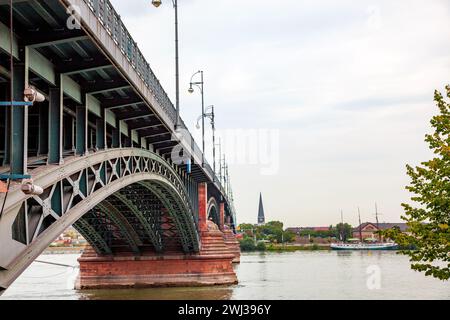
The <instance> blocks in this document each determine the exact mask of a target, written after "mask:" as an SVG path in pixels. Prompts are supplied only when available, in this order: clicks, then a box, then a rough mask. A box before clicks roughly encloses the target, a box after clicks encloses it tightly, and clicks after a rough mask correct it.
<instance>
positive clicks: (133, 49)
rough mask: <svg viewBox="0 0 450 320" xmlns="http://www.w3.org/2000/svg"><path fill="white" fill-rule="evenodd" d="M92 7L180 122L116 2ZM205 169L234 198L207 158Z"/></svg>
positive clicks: (97, 0) (98, 0)
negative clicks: (120, 13) (118, 11)
mask: <svg viewBox="0 0 450 320" xmlns="http://www.w3.org/2000/svg"><path fill="white" fill-rule="evenodd" d="M83 1H84V2H85V3H86V4H87V5H88V7H89V9H90V10H91V11H92V13H93V14H94V15H95V16H96V17H97V19H98V20H99V22H100V23H101V24H102V25H103V26H104V28H105V29H106V31H107V32H108V33H109V35H110V36H111V38H112V39H113V41H114V42H115V44H116V45H117V46H118V47H119V48H120V51H121V52H122V54H123V55H124V56H125V57H126V58H127V59H128V61H129V62H130V63H131V65H132V67H133V69H135V71H136V73H137V74H138V75H139V77H140V78H141V80H142V81H143V82H144V84H145V85H146V86H147V87H148V88H149V89H150V90H151V92H152V93H153V95H154V97H155V99H156V100H157V102H158V103H159V105H160V106H161V108H162V109H163V111H164V112H165V114H166V115H167V116H168V117H169V119H170V121H172V125H174V124H175V123H176V117H177V113H176V109H175V107H174V105H173V103H172V101H171V100H170V98H169V96H168V95H167V93H166V91H165V90H164V88H163V87H162V85H161V83H160V82H159V80H158V78H157V77H156V76H155V74H154V73H153V70H152V69H151V67H150V64H149V63H148V62H147V60H146V59H145V57H144V55H143V54H142V52H141V50H140V49H139V48H138V46H137V43H136V42H135V41H134V39H133V38H132V36H131V34H130V33H129V31H128V29H127V28H126V26H125V24H124V23H123V21H122V19H121V18H120V15H119V14H118V13H117V11H116V10H115V9H114V7H113V5H112V4H111V2H110V1H109V0H83ZM180 127H181V128H182V129H184V130H186V132H189V130H188V128H187V127H186V125H185V123H184V122H183V120H182V119H180ZM188 138H189V140H190V141H192V152H193V153H194V155H197V156H198V158H202V151H201V150H200V148H199V146H198V145H197V143H196V142H195V140H194V139H193V137H192V134H191V133H190V132H189V137H188ZM203 168H204V170H205V172H206V173H207V175H209V176H211V177H214V180H215V182H216V183H217V184H218V185H219V190H220V191H221V192H223V193H224V195H225V196H226V198H227V200H228V201H229V202H230V201H231V198H230V197H229V196H228V195H226V194H225V191H224V190H225V189H224V188H223V186H222V184H221V182H220V180H219V179H218V178H217V176H216V174H215V172H213V170H212V169H211V166H210V165H209V164H208V163H207V162H206V160H205V164H204V167H203ZM230 208H232V209H231V210H232V211H234V205H233V204H232V201H231V202H230Z"/></svg>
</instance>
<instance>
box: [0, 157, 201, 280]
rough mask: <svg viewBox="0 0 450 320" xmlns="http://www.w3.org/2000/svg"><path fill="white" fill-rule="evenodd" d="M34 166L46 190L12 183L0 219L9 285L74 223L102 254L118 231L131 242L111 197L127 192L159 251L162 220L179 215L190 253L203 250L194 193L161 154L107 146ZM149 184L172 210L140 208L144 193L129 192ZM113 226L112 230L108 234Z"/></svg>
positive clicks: (0, 258)
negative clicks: (34, 192)
mask: <svg viewBox="0 0 450 320" xmlns="http://www.w3.org/2000/svg"><path fill="white" fill-rule="evenodd" d="M31 173H32V175H33V177H34V183H35V184H36V185H39V186H41V187H42V188H43V189H44V193H43V194H42V195H40V196H27V195H25V194H23V192H21V190H20V185H18V184H17V185H13V186H12V187H11V190H10V193H9V196H8V198H7V201H6V204H5V211H4V215H3V217H2V219H1V220H0V243H1V247H2V250H0V287H7V286H8V285H9V284H10V283H11V282H12V281H13V280H14V279H15V278H16V277H17V276H18V275H19V274H20V273H21V272H22V271H23V270H24V269H25V268H26V267H27V266H28V265H29V264H30V263H31V262H32V261H33V260H34V259H35V258H36V257H37V256H38V255H39V254H40V253H41V252H42V251H43V250H45V248H46V247H48V245H49V244H50V243H51V242H52V241H53V240H54V239H55V238H56V237H57V236H58V235H59V234H61V233H62V232H63V231H64V230H65V229H66V228H67V227H69V226H70V225H73V224H75V226H76V227H77V229H78V230H79V231H80V232H82V234H83V235H84V236H85V237H86V238H87V240H88V241H89V242H90V243H91V244H92V245H93V246H94V247H95V248H96V249H97V251H98V252H101V253H104V254H110V253H111V252H112V250H111V245H112V241H113V240H114V239H115V238H116V237H119V236H120V237H121V238H122V239H124V241H125V242H126V243H128V245H130V243H133V239H134V237H135V235H134V236H130V232H129V229H127V228H125V227H123V228H119V227H117V225H125V224H124V220H123V219H127V218H124V217H118V216H117V213H116V214H114V212H111V210H109V207H108V204H107V203H110V201H112V200H111V199H117V198H121V197H126V199H127V200H126V201H125V202H126V203H127V206H129V207H132V208H134V210H133V213H134V214H135V215H137V217H138V220H139V221H140V222H147V223H145V224H144V226H143V228H144V229H145V231H146V233H147V235H148V237H149V238H151V239H152V243H153V245H154V246H155V249H156V250H161V246H162V245H164V243H163V241H162V238H163V236H162V231H161V230H162V229H163V228H162V227H161V226H160V225H161V224H165V225H167V221H168V220H171V221H173V224H174V226H175V228H176V231H177V232H178V235H179V237H180V242H181V244H182V249H183V251H184V252H187V253H189V252H193V251H198V250H199V249H200V243H199V236H198V232H197V226H196V223H195V220H194V212H193V210H192V207H193V205H192V204H191V201H192V197H190V195H189V194H188V192H187V190H186V187H185V184H184V183H183V181H182V180H181V178H180V176H179V174H178V173H177V171H176V170H175V169H174V167H172V165H171V164H169V163H168V162H167V161H165V160H164V159H163V158H161V157H160V156H158V155H157V154H154V153H152V152H150V151H147V150H144V149H133V148H125V149H108V150H104V151H98V152H95V153H91V154H88V155H85V156H83V157H76V156H74V157H70V158H66V159H65V163H64V164H61V165H49V166H45V167H40V168H37V169H35V170H33V172H31ZM137 183H139V184H137ZM135 188H137V189H135ZM143 189H147V190H148V191H146V192H151V193H152V194H153V195H154V196H156V197H157V198H158V199H159V201H160V202H161V203H162V204H163V205H164V207H165V208H166V209H167V212H168V217H166V218H162V217H160V216H158V215H157V214H155V212H157V210H155V208H151V207H150V206H148V208H147V209H148V210H142V208H144V207H145V206H146V205H148V203H146V202H145V201H144V200H143V199H139V198H141V197H132V194H130V192H131V191H132V190H143ZM134 192H135V191H134ZM130 199H131V200H130ZM105 200H106V201H107V202H104V201H105ZM111 205H113V204H111ZM135 209H137V210H135ZM160 211H161V210H160ZM93 213H95V214H96V215H99V214H100V213H102V214H104V216H102V218H103V219H104V220H105V221H108V223H107V224H108V226H109V227H108V228H109V229H108V228H107V229H105V227H100V225H96V224H95V223H94V222H93V218H92V217H91V215H92V214H93ZM102 228H103V229H102ZM108 232H109V235H110V236H109V237H108V236H105V235H106V234H108ZM127 233H128V235H127ZM116 235H117V236H116ZM134 242H135V243H134V245H139V243H136V241H134Z"/></svg>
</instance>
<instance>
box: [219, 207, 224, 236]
mask: <svg viewBox="0 0 450 320" xmlns="http://www.w3.org/2000/svg"><path fill="white" fill-rule="evenodd" d="M219 206H220V209H219V220H220V221H219V224H220V225H219V228H220V230H222V231H223V226H224V223H225V220H224V219H225V202H221V203H220V205H219Z"/></svg>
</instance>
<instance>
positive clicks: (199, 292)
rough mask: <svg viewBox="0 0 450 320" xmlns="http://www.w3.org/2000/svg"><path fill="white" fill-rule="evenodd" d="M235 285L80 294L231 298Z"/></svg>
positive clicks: (94, 296)
mask: <svg viewBox="0 0 450 320" xmlns="http://www.w3.org/2000/svg"><path fill="white" fill-rule="evenodd" d="M233 287H234V286H232V287H230V286H228V287H220V286H219V287H199V288H150V289H114V290H80V291H78V294H79V296H80V299H81V300H186V299H190V300H230V299H231V297H232V295H233V289H234V288H233Z"/></svg>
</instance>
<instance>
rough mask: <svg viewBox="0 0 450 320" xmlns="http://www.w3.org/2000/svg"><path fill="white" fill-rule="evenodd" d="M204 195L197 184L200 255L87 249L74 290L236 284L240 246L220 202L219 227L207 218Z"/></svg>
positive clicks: (206, 203)
mask: <svg viewBox="0 0 450 320" xmlns="http://www.w3.org/2000/svg"><path fill="white" fill-rule="evenodd" d="M207 194H208V193H207V184H206V183H201V184H199V187H198V198H199V199H198V200H199V209H198V210H199V223H198V228H199V230H198V231H199V235H200V251H199V252H196V253H189V254H185V253H182V252H170V251H166V252H163V253H159V254H157V253H151V254H143V255H135V254H133V253H130V252H123V253H120V254H114V255H99V254H97V253H96V252H95V250H93V249H92V248H87V249H86V250H85V252H84V253H83V255H82V256H81V257H80V258H79V259H78V261H79V263H80V274H79V276H78V279H77V281H76V289H107V288H126V287H128V288H129V287H135V288H136V287H174V286H210V285H231V284H236V283H237V282H238V279H237V276H236V273H235V271H234V269H233V263H235V262H239V257H240V250H239V243H238V241H237V240H236V237H235V236H234V233H233V231H232V230H231V229H230V227H228V226H227V225H225V223H224V221H223V217H224V205H223V203H222V204H221V205H220V215H219V216H220V219H221V220H220V221H219V224H216V223H214V222H213V219H212V218H208V210H210V209H211V208H208V201H207V199H208V198H207Z"/></svg>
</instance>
